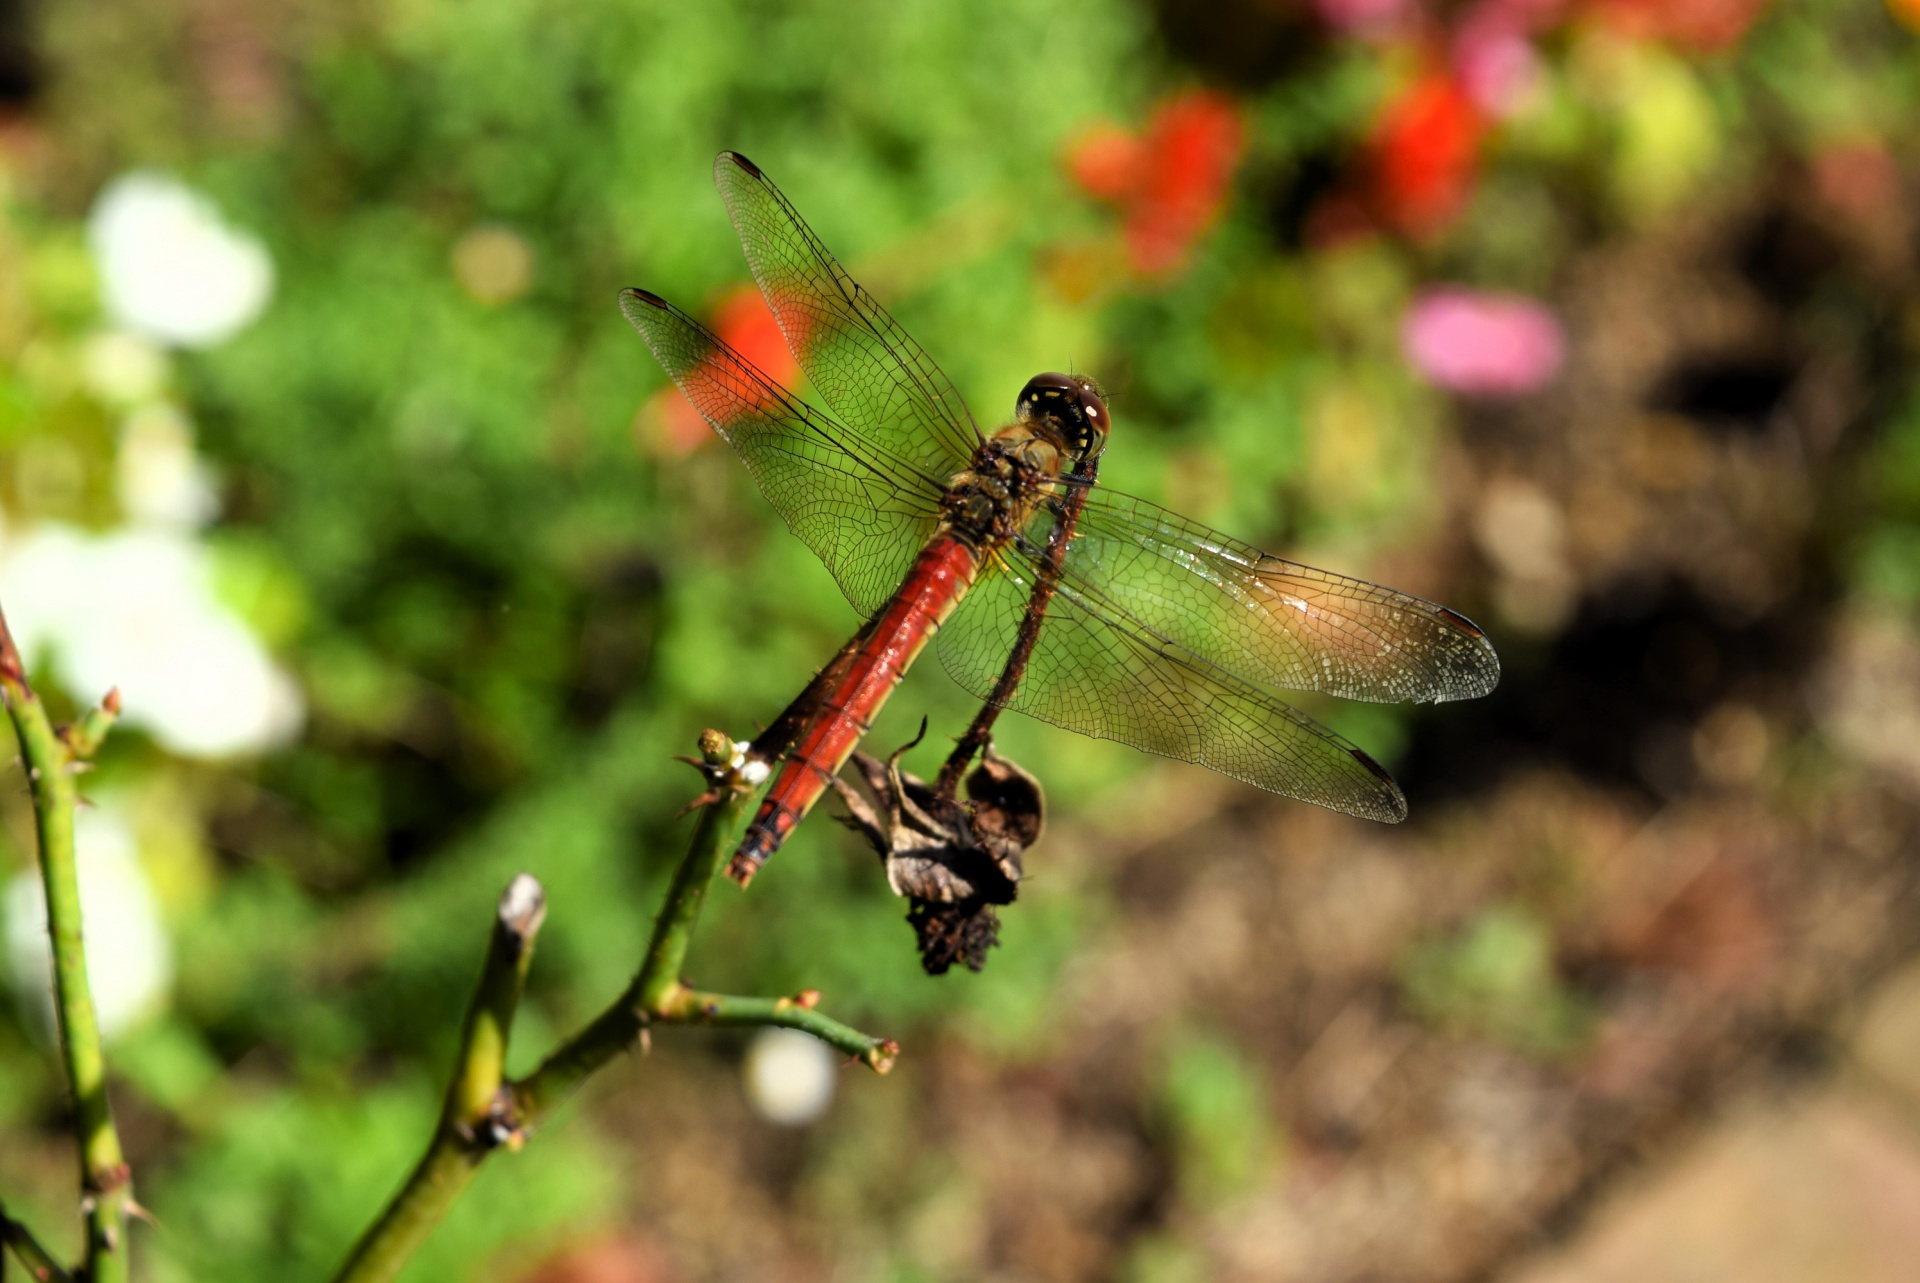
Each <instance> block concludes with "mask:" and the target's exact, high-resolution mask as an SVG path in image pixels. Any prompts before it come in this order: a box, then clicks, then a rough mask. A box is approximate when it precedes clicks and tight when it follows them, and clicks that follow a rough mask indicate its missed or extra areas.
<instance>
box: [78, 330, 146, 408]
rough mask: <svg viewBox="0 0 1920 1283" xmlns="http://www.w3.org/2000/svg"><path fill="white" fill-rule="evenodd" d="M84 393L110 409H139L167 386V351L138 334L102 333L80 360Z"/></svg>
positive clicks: (111, 331) (95, 337) (94, 339)
mask: <svg viewBox="0 0 1920 1283" xmlns="http://www.w3.org/2000/svg"><path fill="white" fill-rule="evenodd" d="M81 368H82V369H83V371H84V372H85V374H86V381H87V390H88V391H89V392H91V393H93V394H94V395H95V396H97V397H99V398H100V399H101V400H102V401H105V402H107V403H108V404H109V405H141V404H143V403H145V402H148V401H151V400H153V399H154V398H155V397H157V396H159V395H160V392H161V389H162V388H164V387H165V386H166V382H167V353H166V350H165V349H164V348H162V347H160V346H159V345H158V344H157V343H154V342H153V341H152V340H151V339H145V338H142V337H141V336H139V335H138V334H129V333H127V332H126V331H125V330H102V331H101V332H100V333H98V334H96V335H94V336H93V337H92V338H90V339H88V340H87V346H86V350H85V352H84V353H83V354H82V357H81Z"/></svg>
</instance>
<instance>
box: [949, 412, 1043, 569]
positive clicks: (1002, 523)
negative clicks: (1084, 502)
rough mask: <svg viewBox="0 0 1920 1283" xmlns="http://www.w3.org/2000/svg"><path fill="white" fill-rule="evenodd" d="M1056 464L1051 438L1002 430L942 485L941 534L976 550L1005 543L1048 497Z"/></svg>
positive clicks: (1033, 429) (1023, 427) (1017, 427)
mask: <svg viewBox="0 0 1920 1283" xmlns="http://www.w3.org/2000/svg"><path fill="white" fill-rule="evenodd" d="M1062 462H1063V451H1062V449H1061V445H1060V442H1059V440H1058V439H1057V438H1056V437H1055V436H1054V435H1053V434H1052V432H1050V431H1047V430H1045V429H1042V428H1040V427H1039V425H1036V424H1030V423H1010V424H1008V425H1007V426H1006V427H1004V428H1002V429H1000V430H999V431H998V432H996V433H994V434H993V435H992V436H991V437H988V438H987V439H986V440H985V441H984V442H982V443H981V445H980V448H979V449H978V450H976V451H975V452H974V456H973V466H972V467H971V468H968V469H967V470H966V471H965V472H962V473H960V474H959V475H957V476H955V477H954V478H953V480H952V481H951V482H949V483H948V485H947V493H946V496H945V498H944V499H942V501H941V505H940V506H941V513H942V515H943V517H944V518H945V524H946V527H947V529H949V530H951V531H952V532H953V533H954V534H956V535H958V536H959V537H960V538H961V539H963V540H965V541H966V542H967V543H968V544H971V545H972V546H973V547H974V548H976V549H984V548H988V547H992V546H995V545H998V544H1002V543H1005V542H1006V541H1007V540H1009V539H1011V538H1013V536H1014V535H1015V534H1017V533H1019V531H1020V530H1021V528H1022V527H1024V526H1025V525H1026V523H1027V521H1028V519H1029V518H1030V517H1032V516H1033V512H1034V509H1035V508H1036V507H1038V506H1039V504H1040V502H1041V500H1043V499H1045V498H1046V497H1047V496H1048V495H1049V494H1051V493H1053V491H1054V489H1055V482H1056V479H1057V478H1058V477H1059V475H1060V469H1061V465H1062Z"/></svg>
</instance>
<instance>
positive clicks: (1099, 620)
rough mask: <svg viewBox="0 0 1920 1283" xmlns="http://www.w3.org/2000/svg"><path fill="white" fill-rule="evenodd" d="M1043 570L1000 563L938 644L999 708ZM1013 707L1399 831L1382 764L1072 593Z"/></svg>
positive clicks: (1394, 793) (1011, 560) (1054, 610)
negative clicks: (1000, 689)
mask: <svg viewBox="0 0 1920 1283" xmlns="http://www.w3.org/2000/svg"><path fill="white" fill-rule="evenodd" d="M1034 573H1035V572H1034V570H1033V568H1032V566H1031V564H1030V563H1028V562H1026V561H1025V560H1024V559H1022V558H1018V557H1008V556H1007V555H1005V554H1004V553H996V554H995V555H994V557H993V558H992V559H991V561H990V562H989V564H988V565H987V566H986V567H984V568H983V573H982V575H981V578H980V579H979V581H978V582H977V583H976V584H975V586H974V588H973V591H972V592H970V593H968V594H967V597H966V599H965V600H964V601H962V602H961V603H960V608H959V609H958V610H957V611H956V612H955V613H954V615H953V617H952V618H951V619H949V620H948V621H947V623H946V625H945V626H944V627H943V628H942V629H941V630H940V633H939V642H938V645H939V649H940V659H941V661H942V662H943V663H944V664H945V665H946V668H947V671H948V672H949V673H951V674H952V675H953V678H954V680H955V681H957V682H959V683H960V685H962V686H964V687H965V688H966V689H967V690H969V691H971V692H972V693H973V694H975V695H977V696H979V697H980V698H982V699H987V698H990V697H991V692H992V690H993V687H994V684H995V682H996V681H997V680H998V679H999V676H1000V671H1001V668H1002V666H1003V665H1004V664H1005V663H1006V661H1007V655H1008V653H1009V652H1010V651H1011V650H1012V649H1013V646H1014V637H1015V633H1016V631H1017V630H1018V628H1019V626H1020V620H1021V618H1022V617H1023V616H1024V615H1025V613H1026V611H1027V608H1028V601H1029V597H1030V595H1031V593H1032V588H1033V575H1034ZM1006 706H1007V707H1008V708H1011V709H1014V710H1015V711H1017V712H1021V713H1026V714H1027V715H1028V716H1031V717H1037V718H1039V719H1040V720H1041V721H1043V722H1052V723H1053V724H1054V725H1055V726H1062V727H1065V728H1066V729H1067V730H1070V731H1077V732H1079V733H1080V734H1082V735H1090V736H1092V737H1093V738H1095V739H1110V740H1118V741H1120V742H1121V743H1123V744H1130V745H1132V746H1133V747H1135V748H1138V749H1144V750H1146V751H1147V752H1149V753H1159V754H1161V755H1162V756H1164V757H1172V758H1178V759H1180V760H1181V761H1185V762H1197V763H1199V764H1200V765H1201V766H1205V767H1208V768H1210V769H1212V770H1215V771H1219V772H1220V773H1221V774H1222V775H1230V776H1232V777H1233V778H1234V779H1237V780H1243V781H1245V782H1246V783H1248V784H1252V785H1255V786H1257V787H1259V788H1263V789H1267V790H1269V791H1270V792H1274V793H1282V794H1285V795H1286V796H1288V797H1295V798H1299V799H1300V800H1301V801H1304V802H1313V803H1315V804H1317V805H1319V806H1325V807H1330V808H1332V809H1333V810H1336V811H1344V812H1346V813H1347V814H1348V815H1357V816H1361V817H1363V818H1365V819H1370V820H1384V821H1387V822H1388V823H1395V822H1398V821H1400V820H1403V819H1405V818H1406V814H1407V802H1406V798H1405V797H1404V796H1402V794H1401V792H1400V788H1399V786H1398V785H1396V784H1395V783H1394V782H1393V778H1392V777H1391V776H1389V775H1388V774H1387V772H1386V771H1385V769H1384V768H1382V767H1381V766H1380V765H1379V764H1378V763H1377V762H1375V761H1374V760H1373V759H1372V758H1370V757H1368V756H1367V755H1366V754H1365V753H1364V752H1362V751H1361V750H1360V749H1359V748H1357V747H1356V746H1355V745H1353V744H1351V743H1349V742H1348V741H1347V740H1345V739H1342V738H1341V737H1340V736H1338V735H1335V734H1334V733H1333V732H1332V731H1330V730H1328V729H1327V728H1326V727H1324V726H1321V725H1320V724H1319V723H1318V722H1315V721H1314V720H1313V719H1312V718H1310V717H1308V716H1306V715H1305V714H1303V713H1301V712H1299V711H1298V710H1296V709H1293V708H1291V707H1289V706H1288V705H1286V704H1285V703H1283V702H1281V701H1280V700H1279V699H1278V698H1276V697H1275V696H1273V695H1271V694H1269V693H1268V692H1266V691H1264V690H1261V689H1260V688H1259V687H1257V686H1255V685H1253V684H1252V683H1251V682H1247V681H1244V680H1242V679H1241V678H1239V677H1236V676H1235V675H1233V674H1232V673H1230V672H1228V671H1226V670H1225V669H1223V668H1221V667H1219V666H1218V665H1216V664H1214V663H1212V662H1211V661H1209V660H1208V659H1206V658H1205V657H1204V656H1202V655H1200V654H1198V653H1196V652H1194V651H1193V650H1191V649H1188V648H1187V647H1184V646H1182V645H1180V644H1178V643H1177V642H1174V641H1172V640H1169V639H1166V638H1161V637H1155V636H1153V635H1152V634H1150V633H1148V632H1146V631H1144V630H1143V629H1141V628H1140V627H1138V626H1137V625H1136V624H1134V623H1133V621H1131V620H1130V619H1128V618H1127V617H1126V616H1124V615H1120V614H1115V613H1113V612H1111V611H1109V610H1108V609H1107V608H1106V607H1105V606H1103V605H1102V604H1101V603H1100V602H1098V601H1095V600H1092V599H1091V598H1089V597H1086V596H1084V595H1083V594H1082V593H1081V592H1080V591H1079V590H1078V588H1077V587H1076V586H1075V585H1073V584H1070V583H1064V582H1063V583H1062V584H1061V585H1060V586H1059V588H1058V589H1057V591H1056V592H1055V594H1054V596H1053V597H1052V599H1051V600H1050V601H1049V603H1048V605H1047V614H1046V623H1045V626H1044V627H1042V629H1041V630H1040V636H1039V640H1038V642H1037V643H1036V644H1035V646H1034V649H1033V654H1032V656H1031V658H1030V660H1029V661H1028V665H1027V671H1026V673H1025V675H1024V676H1023V677H1022V679H1021V681H1020V684H1019V686H1018V687H1017V688H1016V689H1015V691H1014V695H1013V697H1012V698H1011V699H1010V700H1008V701H1007V704H1006Z"/></svg>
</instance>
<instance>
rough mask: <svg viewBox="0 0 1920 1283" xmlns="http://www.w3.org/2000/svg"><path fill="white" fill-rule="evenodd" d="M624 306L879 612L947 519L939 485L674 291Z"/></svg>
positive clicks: (670, 368)
mask: <svg viewBox="0 0 1920 1283" xmlns="http://www.w3.org/2000/svg"><path fill="white" fill-rule="evenodd" d="M620 310H621V311H622V312H623V313H625V314H626V318H627V320H629V321H631V322H632V323H633V327H634V328H635V329H636V330H638V331H640V336H641V337H642V338H644V339H645V340H646V341H647V346H648V347H650V348H652V349H653V354H654V356H655V357H657V358H658V359H659V361H660V364H661V366H662V367H663V368H664V369H665V370H666V372H667V374H668V376H669V377H671V378H672V379H673V381H674V382H675V383H676V384H678V385H679V387H680V390H681V391H682V392H684V393H685V394H686V397H687V399H688V400H689V401H691V402H692V403H693V407H694V408H695V409H696V410H698V411H699V412H700V414H701V416H702V417H703V418H705V419H706V421H707V422H708V423H710V424H712V425H713V430H714V431H715V432H717V433H719V434H720V436H721V438H722V439H724V440H725V441H726V443H727V444H728V445H730V446H732V447H733V449H734V451H735V453H737V454H738V455H739V456H740V458H741V461H742V462H744V463H745V464H746V466H747V471H748V472H749V473H751V474H752V476H753V479H754V482H755V484H757V485H758V486H759V487H760V493H761V494H763V495H765V496H766V498H767V502H769V503H771V504H772V505H773V506H774V508H775V509H776V510H778V512H779V513H780V515H781V517H782V518H784V519H785V520H786V523H787V525H788V527H789V528H790V529H792V531H793V533H794V534H795V535H797V536H798V537H799V538H800V541H801V542H802V543H804V544H806V545H807V547H809V548H811V549H812V550H813V552H814V554H815V555H816V556H818V557H819V558H820V560H821V561H822V562H824V563H825V564H826V567H827V569H828V570H829V571H831V572H832V574H833V577H834V580H835V581H836V582H837V583H838V584H839V585H840V590H841V591H842V592H843V593H845V594H846V596H847V600H848V601H850V602H852V603H853V607H854V609H855V610H858V611H859V612H860V613H861V614H863V615H868V614H872V613H873V612H874V611H875V610H877V609H879V607H880V605H881V604H882V603H883V602H885V601H886V600H887V599H888V598H889V597H890V596H892V595H893V593H894V590H895V589H897V588H898V587H899V586H900V581H901V580H902V579H904V578H905V577H906V573H907V571H908V569H909V568H910V567H911V566H912V565H913V559H914V557H915V556H916V555H917V554H918V553H919V551H920V548H921V546H922V545H923V544H925V543H926V541H927V539H928V538H929V537H930V536H931V535H932V533H933V530H934V526H935V525H936V523H937V522H938V521H939V516H940V495H941V485H940V483H939V482H937V481H936V480H935V479H933V478H932V477H930V476H927V475H926V474H924V473H922V472H920V471H918V470H917V469H916V468H914V467H913V466H912V464H911V463H910V462H909V461H907V460H903V459H900V458H897V457H895V456H894V455H892V454H891V453H890V452H889V451H888V450H887V448H886V447H885V446H884V445H883V444H881V443H878V442H876V441H874V440H872V439H870V438H869V437H867V436H866V435H865V434H863V433H861V432H859V431H856V430H855V429H853V428H851V427H849V426H847V425H846V424H844V423H841V422H839V421H838V420H836V419H835V418H834V417H833V416H831V415H828V414H825V413H823V412H822V411H821V410H819V409H818V408H817V407H814V406H810V405H808V404H807V403H806V402H804V401H802V400H800V399H799V398H798V397H796V396H794V395H793V394H792V393H790V392H788V391H787V390H786V389H785V388H783V387H781V386H780V385H779V384H778V383H776V382H774V381H773V380H772V379H770V378H768V377H767V376H766V375H765V374H763V373H761V371H759V370H758V369H756V368H755V367H754V365H753V364H752V362H750V361H748V360H747V359H746V358H745V357H743V356H741V355H740V354H739V353H738V352H736V351H734V350H733V349H732V348H731V347H729V346H727V344H726V343H724V342H722V341H721V339H720V338H719V337H718V336H717V335H715V334H713V333H712V332H711V331H710V330H708V329H707V328H706V327H705V326H703V325H701V324H700V323H699V322H698V321H696V320H694V319H693V318H692V317H690V316H688V315H687V314H686V313H685V312H682V311H681V310H680V309H679V308H677V307H674V306H673V305H672V304H671V303H668V302H667V301H666V300H665V299H662V298H660V297H658V296H657V295H654V294H649V293H647V292H646V291H644V290H622V291H621V292H620Z"/></svg>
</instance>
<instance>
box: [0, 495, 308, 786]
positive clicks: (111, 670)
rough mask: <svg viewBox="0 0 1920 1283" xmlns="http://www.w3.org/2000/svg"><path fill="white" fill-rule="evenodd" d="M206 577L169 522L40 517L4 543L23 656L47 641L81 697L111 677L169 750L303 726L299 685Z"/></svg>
mask: <svg viewBox="0 0 1920 1283" xmlns="http://www.w3.org/2000/svg"><path fill="white" fill-rule="evenodd" d="M212 580H213V576H212V568H211V565H210V564H209V557H208V553H207V550H206V548H205V547H203V546H202V545H200V544H198V543H196V542H194V541H193V540H192V539H190V538H188V537H187V536H186V535H185V534H184V533H182V532H179V531H176V530H167V529H158V528H154V529H141V528H134V529H128V530H120V531H115V532H112V533H110V534H105V535H91V534H88V533H86V532H84V531H79V530H75V529H72V528H71V527H66V526H58V525H45V526H41V527H40V528H39V529H37V530H35V531H34V532H33V533H32V534H31V535H29V536H28V537H26V538H25V539H22V540H21V541H20V542H19V543H18V544H17V545H14V546H12V547H10V548H9V549H8V550H7V556H6V558H5V560H4V562H0V601H5V602H6V604H7V619H8V622H9V623H11V624H12V625H13V632H14V637H15V639H16V640H17V641H18V642H19V644H20V648H21V650H22V651H24V652H25V653H26V654H27V656H28V658H29V660H30V661H31V660H32V659H33V657H34V656H35V655H36V654H38V653H39V652H41V651H43V650H51V651H52V653H53V657H54V662H55V667H56V670H57V672H58V673H59V676H60V679H61V681H62V682H63V684H65V685H66V687H67V688H68V689H69V690H71V691H72V692H74V694H75V695H76V696H77V697H78V698H80V699H83V700H86V699H97V698H99V696H101V695H102V694H104V693H105V692H106V691H107V689H108V688H109V687H113V686H118V687H119V688H120V693H121V697H122V701H123V702H122V712H121V717H122V719H123V720H125V721H126V722H128V723H129V724H132V725H138V726H144V727H146V728H147V729H148V730H150V731H152V732H153V735H154V738H156V739H157V740H159V741H160V743H161V744H163V745H164V746H166V747H167V748H169V749H171V750H173V751H174V752H176V753H181V754H185V755H187V756H190V757H221V756H225V755H228V754H232V753H246V752H256V751H258V750H260V749H264V748H268V747H271V746H272V745H274V744H278V743H282V742H284V741H286V740H287V739H289V738H291V737H292V736H293V734H294V733H295V732H297V731H298V730H299V728H300V722H301V718H302V716H303V711H304V710H303V708H302V703H301V699H300V692H299V690H298V688H296V687H295V686H294V684H293V681H292V679H291V678H289V677H288V676H287V675H286V674H285V673H284V672H282V671H281V670H280V669H279V668H278V667H276V666H275V664H274V663H273V660H272V659H271V657H269V656H268V654H267V652H266V649H265V648H264V647H263V646H262V645H261V644H260V642H259V640H258V639H257V638H255V637H254V635H253V634H252V633H251V632H249V631H248V630H247V627H246V625H245V624H244V623H242V622H241V620H240V619H239V618H237V617H236V616H235V615H234V614H233V613H232V612H231V611H230V610H228V609H227V607H226V606H225V605H223V604H222V603H221V602H220V601H219V600H218V599H217V598H216V597H215V595H214V591H213V582H212Z"/></svg>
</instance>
